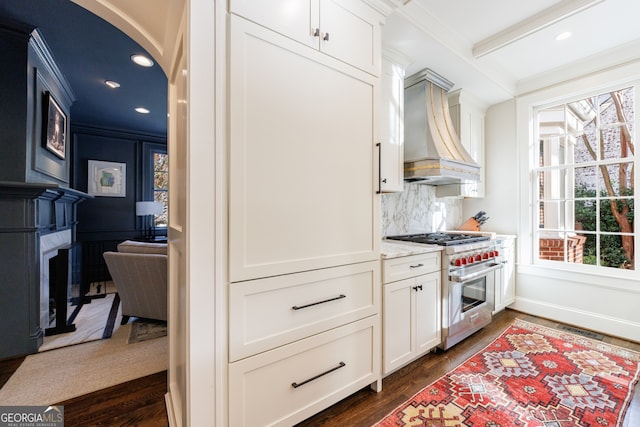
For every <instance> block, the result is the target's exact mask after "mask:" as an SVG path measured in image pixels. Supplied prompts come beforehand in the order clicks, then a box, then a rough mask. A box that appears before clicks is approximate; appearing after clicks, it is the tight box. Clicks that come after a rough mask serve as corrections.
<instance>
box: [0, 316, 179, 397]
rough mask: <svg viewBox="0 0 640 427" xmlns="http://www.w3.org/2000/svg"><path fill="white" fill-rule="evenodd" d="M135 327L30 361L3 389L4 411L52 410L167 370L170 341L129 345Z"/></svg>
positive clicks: (27, 359)
mask: <svg viewBox="0 0 640 427" xmlns="http://www.w3.org/2000/svg"><path fill="white" fill-rule="evenodd" d="M130 328H131V325H129V324H128V325H124V326H121V327H120V328H119V329H118V330H117V331H116V332H115V333H114V334H113V336H112V337H111V338H110V339H106V340H99V341H92V342H88V343H83V344H78V345H74V346H71V347H64V348H59V349H55V350H50V351H46V352H43V353H38V354H33V355H30V356H27V358H26V359H25V361H24V362H23V363H22V365H21V366H20V368H18V370H17V371H16V372H15V373H14V374H13V376H12V377H11V378H10V379H9V381H7V383H6V384H5V385H4V387H2V389H0V406H7V405H52V404H54V403H58V402H61V401H63V400H67V399H70V398H72V397H77V396H82V395H83V394H87V393H91V392H93V391H97V390H101V389H103V388H106V387H111V386H113V385H116V384H121V383H123V382H126V381H130V380H133V379H136V378H141V377H144V376H146V375H151V374H154V373H156V372H160V371H164V370H166V369H167V361H168V359H169V353H168V341H167V337H161V338H156V339H152V340H148V341H142V342H138V343H134V344H127V338H128V336H129V329H130Z"/></svg>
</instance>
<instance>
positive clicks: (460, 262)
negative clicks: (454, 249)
mask: <svg viewBox="0 0 640 427" xmlns="http://www.w3.org/2000/svg"><path fill="white" fill-rule="evenodd" d="M451 264H453V265H455V266H456V267H460V266H462V259H460V258H456V259H454V260H453V261H451Z"/></svg>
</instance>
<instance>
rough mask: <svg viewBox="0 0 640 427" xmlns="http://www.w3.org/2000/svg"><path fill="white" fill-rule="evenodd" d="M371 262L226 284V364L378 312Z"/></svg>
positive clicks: (374, 269) (376, 274) (376, 281)
mask: <svg viewBox="0 0 640 427" xmlns="http://www.w3.org/2000/svg"><path fill="white" fill-rule="evenodd" d="M379 295H380V272H379V263H378V262H376V261H373V262H366V263H359V264H351V265H346V266H341V267H335V268H329V269H323V270H316V271H308V272H304V273H297V274H289V275H284V276H277V277H270V278H266V279H259V280H251V281H246V282H239V283H233V284H231V285H230V298H229V304H230V310H229V313H230V315H229V330H230V334H229V335H230V336H229V341H230V345H229V360H230V361H235V360H238V359H242V358H244V357H248V356H251V355H253V354H256V353H259V352H261V351H265V350H269V349H271V348H273V347H277V346H281V345H284V344H287V343H289V342H292V341H294V340H297V339H301V338H305V337H307V336H309V335H311V334H316V333H319V332H324V331H326V330H327V329H330V328H334V327H336V326H340V325H344V324H346V323H348V322H352V321H354V320H358V319H362V318H364V317H366V316H371V315H373V314H376V313H378V312H379V309H380V296H379Z"/></svg>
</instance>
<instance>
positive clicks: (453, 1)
mask: <svg viewBox="0 0 640 427" xmlns="http://www.w3.org/2000/svg"><path fill="white" fill-rule="evenodd" d="M403 3H406V4H404V5H403V6H400V7H398V8H397V9H396V10H395V11H394V12H393V13H392V14H391V15H390V16H389V17H388V18H387V21H386V24H385V26H384V28H383V44H384V46H385V48H387V49H389V50H390V51H392V52H393V53H394V54H395V55H396V56H398V54H401V55H402V56H404V57H405V58H406V62H407V64H408V66H407V75H411V74H412V73H414V72H417V71H420V70H421V69H423V68H431V69H432V70H434V71H435V72H437V73H439V74H441V75H443V76H444V77H446V78H447V79H448V80H450V81H452V82H453V83H454V84H455V86H454V89H457V88H462V89H463V90H465V91H467V92H470V93H471V94H472V95H475V97H477V98H479V99H480V100H481V101H482V102H484V103H485V104H487V105H492V104H495V103H498V102H501V101H504V100H506V99H509V98H512V97H514V96H517V95H518V94H522V93H524V92H527V91H530V90H535V89H538V88H541V87H545V86H548V85H550V84H554V83H558V82H560V81H565V80H568V79H571V78H575V77H578V76H581V75H584V74H587V73H589V72H592V71H595V70H598V69H603V68H607V67H610V66H614V65H617V64H621V63H624V62H628V61H633V60H640V25H638V17H639V16H640V2H639V1H637V0H536V1H525V0H482V1H479V0H446V1H443V0H409V1H408V2H407V0H403ZM564 31H571V32H572V33H573V36H572V37H570V38H569V39H567V40H565V41H556V40H555V36H556V35H558V34H559V33H561V32H564Z"/></svg>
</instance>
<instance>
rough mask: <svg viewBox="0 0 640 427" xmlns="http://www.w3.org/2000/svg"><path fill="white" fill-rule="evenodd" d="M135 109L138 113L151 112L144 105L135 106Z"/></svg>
mask: <svg viewBox="0 0 640 427" xmlns="http://www.w3.org/2000/svg"><path fill="white" fill-rule="evenodd" d="M136 111H137V112H138V113H140V114H149V113H150V112H151V111H149V110H148V109H146V108H144V107H136Z"/></svg>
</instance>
